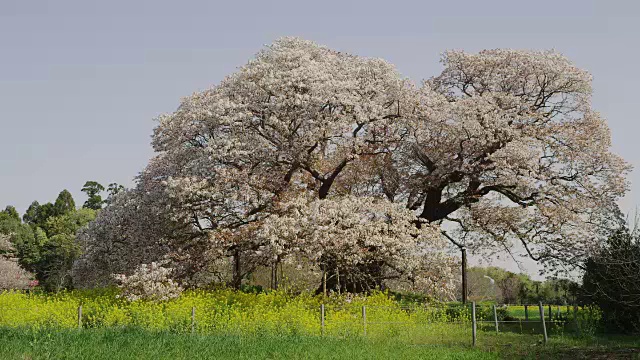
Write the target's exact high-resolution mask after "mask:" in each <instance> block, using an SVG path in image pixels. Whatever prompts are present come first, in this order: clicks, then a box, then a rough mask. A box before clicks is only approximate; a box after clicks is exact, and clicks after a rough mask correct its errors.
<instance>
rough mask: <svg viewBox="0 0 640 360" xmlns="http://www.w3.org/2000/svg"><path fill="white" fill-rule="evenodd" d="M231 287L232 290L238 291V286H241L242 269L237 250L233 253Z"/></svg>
mask: <svg viewBox="0 0 640 360" xmlns="http://www.w3.org/2000/svg"><path fill="white" fill-rule="evenodd" d="M231 285H232V286H233V288H234V289H240V285H242V268H241V260H240V250H239V249H236V250H235V251H234V253H233V279H232V284H231Z"/></svg>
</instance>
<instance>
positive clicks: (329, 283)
mask: <svg viewBox="0 0 640 360" xmlns="http://www.w3.org/2000/svg"><path fill="white" fill-rule="evenodd" d="M322 267H323V269H324V271H323V276H322V279H321V283H320V286H318V289H317V290H316V295H320V294H326V293H327V292H328V291H334V292H337V293H343V292H349V293H354V294H355V293H366V292H370V291H372V290H375V289H381V288H382V279H383V273H382V272H383V268H382V263H372V264H363V265H360V266H357V267H354V268H342V267H338V266H337V265H336V263H335V261H333V260H332V259H326V260H324V264H323V266H322Z"/></svg>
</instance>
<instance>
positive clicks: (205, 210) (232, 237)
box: [82, 38, 629, 290]
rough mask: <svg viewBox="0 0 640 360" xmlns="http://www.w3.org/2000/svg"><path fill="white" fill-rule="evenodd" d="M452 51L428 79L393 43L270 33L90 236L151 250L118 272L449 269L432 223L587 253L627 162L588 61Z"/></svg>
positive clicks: (160, 131)
mask: <svg viewBox="0 0 640 360" xmlns="http://www.w3.org/2000/svg"><path fill="white" fill-rule="evenodd" d="M442 63H443V65H444V70H443V72H442V73H441V74H440V75H438V76H436V77H433V78H431V79H429V80H426V81H424V82H423V83H422V85H420V86H416V85H414V84H413V83H412V82H410V81H409V80H408V79H405V78H403V77H402V76H401V75H400V74H399V73H398V72H397V71H396V70H395V68H394V67H393V66H392V65H391V64H389V63H387V62H385V61H384V60H381V59H371V58H363V57H359V56H354V55H350V54H346V53H343V52H338V51H334V50H331V49H328V48H326V47H323V46H319V45H317V44H315V43H313V42H310V41H305V40H301V39H297V38H283V39H280V40H278V41H276V42H275V43H274V44H272V45H269V46H267V47H266V48H265V49H263V50H262V51H260V52H259V53H258V54H257V55H256V57H255V58H254V59H252V60H250V61H249V62H248V63H247V64H246V65H245V66H243V67H241V68H240V69H239V70H238V71H237V72H236V73H234V74H231V75H230V76H228V77H227V78H225V79H224V80H223V81H222V82H221V83H220V84H218V85H215V86H213V87H212V88H210V89H207V90H205V91H202V92H198V93H194V94H193V95H191V96H189V97H187V98H185V99H184V100H183V101H182V103H181V105H180V107H179V108H178V109H177V110H176V111H175V112H174V113H171V114H167V115H163V116H160V117H159V119H158V126H157V127H156V129H155V131H154V135H153V140H152V145H153V147H154V150H155V151H156V153H157V155H156V157H155V158H154V159H152V160H151V162H150V163H149V165H148V166H147V168H146V169H145V170H144V171H143V172H142V174H141V175H140V176H139V179H138V180H139V182H138V186H137V188H136V189H133V190H131V191H130V192H129V193H128V194H127V193H125V195H119V196H117V197H116V199H115V201H114V203H113V204H111V205H110V206H109V207H108V208H107V209H105V210H104V211H103V212H102V213H101V214H100V215H99V218H98V220H97V221H96V223H95V224H94V225H93V226H92V227H90V229H89V230H88V231H87V233H86V237H85V241H86V247H87V249H92V248H97V246H98V245H96V243H98V242H99V241H100V240H99V239H105V238H106V239H111V240H110V241H111V242H105V244H111V243H116V242H120V243H122V244H123V245H122V246H123V247H122V249H123V250H120V251H125V252H131V249H136V248H138V245H136V244H138V243H139V242H140V243H142V244H144V245H140V246H139V248H141V249H147V248H148V249H153V250H148V251H147V250H144V251H141V252H140V254H127V256H125V258H126V259H127V260H124V258H123V261H122V262H123V264H124V263H127V264H128V265H126V266H124V265H123V266H122V267H120V268H118V269H113V270H114V272H116V273H125V272H127V271H132V270H133V269H135V267H136V266H138V265H140V264H142V263H150V262H152V261H159V260H160V258H161V257H163V256H164V257H167V256H168V257H169V258H172V259H173V261H174V263H175V264H179V265H176V266H180V267H181V268H182V269H183V271H177V272H176V274H183V275H184V276H186V274H188V273H194V272H197V271H199V270H202V269H203V268H204V267H206V265H205V264H206V262H207V259H209V260H210V261H212V260H213V259H219V258H220V257H230V258H233V259H234V260H233V269H234V271H233V272H234V279H233V281H232V283H233V285H234V286H239V284H240V281H241V279H242V276H243V274H244V273H246V272H247V271H250V269H251V268H252V267H253V266H256V265H258V264H261V265H265V264H270V263H271V264H272V263H273V262H278V261H281V260H283V259H284V258H286V257H287V256H292V257H296V256H305V257H306V258H307V259H309V260H310V261H312V262H314V263H315V264H316V265H317V266H318V267H321V268H322V269H323V271H325V273H327V274H328V276H327V277H328V278H329V279H332V280H331V282H330V283H329V284H328V285H329V287H330V288H332V289H334V290H340V289H347V290H362V289H365V288H369V287H372V286H378V285H380V281H382V280H384V279H385V278H387V277H388V276H390V274H393V276H396V275H398V276H399V275H400V274H403V275H404V276H409V277H411V276H412V274H418V273H422V274H431V275H429V276H431V278H432V279H436V278H437V276H435V275H434V272H433V271H431V272H430V271H428V270H429V269H438V270H439V271H442V272H443V273H444V274H446V273H447V272H446V271H445V270H444V269H445V268H446V267H447V266H446V265H445V264H450V259H448V258H446V257H444V256H442V248H441V245H440V244H441V240H442V239H440V238H439V236H438V235H439V234H438V233H442V235H443V236H445V238H447V239H449V240H450V241H451V242H452V243H454V244H456V245H458V246H460V247H469V248H472V249H473V250H474V251H488V252H493V251H508V252H511V251H513V249H514V247H515V246H516V245H518V244H519V246H522V247H524V249H525V250H526V252H527V254H528V256H530V257H531V258H533V259H536V260H538V261H541V262H543V263H545V264H549V265H552V266H558V265H569V266H571V265H577V264H579V263H581V260H582V259H584V258H585V256H587V255H588V253H589V251H591V249H592V248H593V246H594V245H595V244H597V242H598V239H599V232H598V229H599V227H602V226H605V225H606V222H607V220H608V218H609V215H610V214H612V213H614V212H615V210H616V201H617V200H618V199H619V198H620V197H621V196H623V195H624V193H625V191H626V189H627V182H626V180H625V175H626V174H627V172H628V171H629V167H628V165H627V164H626V163H625V162H624V161H623V160H622V159H621V158H619V157H618V156H616V155H615V154H613V153H611V152H610V145H611V140H610V134H609V130H608V127H607V125H606V123H605V121H604V120H603V119H602V118H601V117H600V115H599V114H598V113H597V112H595V111H594V110H593V109H592V108H591V104H590V97H591V77H590V75H589V74H588V73H587V72H585V71H583V70H580V69H578V68H577V67H575V66H574V65H573V64H572V63H571V62H570V61H569V60H567V59H566V58H565V57H563V56H562V55H560V54H558V53H555V52H550V51H548V52H534V51H515V50H489V51H482V52H480V53H477V54H469V53H465V52H462V51H450V52H446V53H445V54H444V56H443V59H442ZM120 197H121V199H122V200H119V198H120ZM127 199H128V200H127ZM127 202H131V203H132V204H134V205H132V206H129V205H127ZM109 208H111V209H109ZM132 209H135V210H132ZM385 226H386V227H385ZM383 229H386V230H385V231H383ZM436 230H437V231H436ZM426 234H428V235H426ZM461 239H463V240H464V243H463V242H462V240H461ZM100 246H103V247H104V245H100ZM421 247H422V248H421ZM124 249H129V250H124ZM105 251H106V252H110V251H112V250H109V249H104V250H101V251H95V252H92V251H91V250H90V251H88V252H87V254H92V253H94V254H101V253H102V252H105ZM133 252H135V250H134V251H133ZM112 254H117V252H112ZM148 254H154V255H153V256H147V255H148ZM416 254H420V256H421V257H422V258H423V259H426V261H422V262H421V265H420V266H422V269H421V271H418V270H419V269H418V265H416V264H418V263H420V262H416ZM142 255H144V256H146V257H145V258H144V259H142V258H139V257H140V256H142ZM91 256H92V255H87V256H85V257H84V258H83V260H82V261H84V264H86V265H88V266H89V267H91V266H93V261H92V260H89V259H90V257H91ZM99 257H100V256H99V255H97V258H99ZM372 264H375V266H374V265H372ZM400 265H402V266H404V268H401V267H400ZM116 270H117V271H116ZM340 274H349V275H352V279H351V280H349V276H345V275H342V276H341V275H340ZM367 277H368V279H369V280H371V279H376V280H374V281H368V280H367V281H364V280H363V279H365V278H367ZM338 278H341V279H343V280H344V281H345V282H344V283H342V282H340V283H338ZM446 278H447V276H442V277H441V279H446ZM438 281H439V280H438ZM438 281H435V280H434V281H431V283H437V282H438ZM427 282H429V281H427Z"/></svg>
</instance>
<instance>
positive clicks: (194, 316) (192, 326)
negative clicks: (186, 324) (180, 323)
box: [191, 306, 196, 334]
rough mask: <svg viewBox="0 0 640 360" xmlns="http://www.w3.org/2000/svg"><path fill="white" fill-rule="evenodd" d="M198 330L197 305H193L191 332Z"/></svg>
mask: <svg viewBox="0 0 640 360" xmlns="http://www.w3.org/2000/svg"><path fill="white" fill-rule="evenodd" d="M195 332H196V307H195V306H192V307H191V333H192V334H193V333H195Z"/></svg>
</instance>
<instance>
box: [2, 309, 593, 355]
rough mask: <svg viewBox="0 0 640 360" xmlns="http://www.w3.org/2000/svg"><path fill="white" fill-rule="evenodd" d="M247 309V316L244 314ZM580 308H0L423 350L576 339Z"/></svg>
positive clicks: (13, 316)
mask: <svg viewBox="0 0 640 360" xmlns="http://www.w3.org/2000/svg"><path fill="white" fill-rule="evenodd" d="M247 310H248V311H247ZM581 313H582V315H584V313H585V309H584V308H583V309H581V310H580V309H579V308H578V307H577V306H557V305H553V306H552V305H543V304H542V303H539V304H536V305H499V306H496V305H487V304H481V305H477V304H476V303H471V304H469V305H461V304H439V305H420V304H412V305H401V306H376V305H363V306H350V305H348V304H347V305H345V304H342V305H331V304H321V305H320V306H318V307H310V306H300V307H297V308H291V309H288V310H287V311H281V309H280V310H279V309H277V307H275V306H274V307H273V308H268V307H260V308H251V309H244V310H239V309H238V308H234V307H233V306H232V305H231V306H228V307H215V308H213V307H203V308H197V307H195V306H191V307H187V306H182V307H180V308H167V307H157V308H154V309H153V310H148V309H144V310H143V308H142V307H139V308H136V307H135V306H133V305H132V307H131V308H118V307H115V308H108V309H107V308H104V307H103V308H100V307H88V306H84V307H83V305H80V306H78V307H77V308H72V307H67V308H65V309H61V310H58V311H55V312H53V311H51V309H46V310H44V311H41V310H39V309H38V308H30V309H28V308H22V309H20V308H11V307H1V308H0V326H8V327H19V326H35V327H57V328H60V327H61V328H74V327H77V328H81V329H83V328H105V327H107V328H109V327H139V328H144V329H149V330H160V331H172V332H180V333H202V334H223V333H224V334H259V333H263V332H265V331H272V332H280V333H297V334H305V335H320V336H332V337H347V336H366V337H404V338H407V339H409V340H410V341H412V342H414V343H422V344H427V343H430V344H442V345H447V344H451V345H453V344H458V345H464V344H472V345H476V344H477V343H478V341H479V340H482V339H483V338H484V339H488V338H489V337H494V338H495V337H496V336H503V334H507V333H512V334H513V333H519V334H524V335H529V336H532V339H534V340H536V341H537V340H538V339H540V340H541V341H543V342H545V343H546V342H547V341H548V339H549V336H550V335H552V334H559V333H562V334H565V333H571V334H580V329H581V326H580V324H581V322H582V321H581V320H584V319H586V318H587V316H580V314H581Z"/></svg>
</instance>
